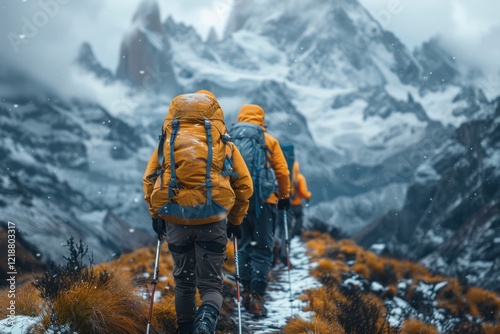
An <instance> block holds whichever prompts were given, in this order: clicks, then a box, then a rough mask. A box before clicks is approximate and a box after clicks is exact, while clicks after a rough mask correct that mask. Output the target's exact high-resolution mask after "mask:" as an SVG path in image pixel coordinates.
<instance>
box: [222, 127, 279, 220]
mask: <svg viewBox="0 0 500 334" xmlns="http://www.w3.org/2000/svg"><path fill="white" fill-rule="evenodd" d="M230 135H231V139H232V141H233V142H234V144H235V145H236V147H238V149H239V151H240V153H241V155H242V157H243V159H244V160H245V163H246V165H247V167H248V170H249V172H250V174H251V176H252V181H253V196H252V199H251V201H250V209H249V210H253V211H254V212H255V213H256V216H257V217H258V216H259V212H260V206H261V205H262V204H263V203H265V202H266V201H267V199H268V198H269V197H270V196H271V194H272V193H273V192H274V191H275V190H276V175H275V173H274V170H273V169H272V167H271V161H270V156H271V154H272V152H271V151H270V150H269V148H268V147H267V145H266V140H265V136H264V130H263V129H262V127H261V126H260V125H257V124H253V123H248V122H238V123H236V124H234V125H233V126H232V128H231V130H230Z"/></svg>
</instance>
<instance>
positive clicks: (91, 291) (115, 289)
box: [40, 273, 148, 334]
mask: <svg viewBox="0 0 500 334" xmlns="http://www.w3.org/2000/svg"><path fill="white" fill-rule="evenodd" d="M96 281H97V280H95V281H90V282H83V283H80V284H75V285H73V286H72V287H71V289H70V290H69V291H67V292H64V293H61V294H60V295H59V296H58V297H57V298H56V299H55V300H54V302H53V303H52V305H51V307H52V309H53V311H54V314H55V315H56V319H51V315H50V314H46V315H45V316H44V318H43V320H42V326H43V328H41V329H40V333H41V332H43V331H44V330H46V329H47V328H48V327H49V326H50V325H55V326H58V325H66V324H67V325H69V326H70V328H71V330H72V331H76V332H79V333H109V334H115V333H116V334H127V333H130V334H135V333H141V332H143V331H144V328H145V326H146V315H147V310H148V305H147V302H146V301H145V300H143V299H142V298H141V297H140V296H139V291H138V289H137V288H136V287H135V286H134V285H133V283H132V280H131V278H130V276H129V275H126V274H120V273H111V274H110V277H109V279H107V280H106V281H105V282H104V283H102V284H97V282H96Z"/></svg>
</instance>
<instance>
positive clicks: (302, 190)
mask: <svg viewBox="0 0 500 334" xmlns="http://www.w3.org/2000/svg"><path fill="white" fill-rule="evenodd" d="M290 193H291V195H290V197H291V199H292V207H291V208H290V211H291V216H292V217H293V220H294V223H293V227H292V237H293V236H299V237H300V236H302V231H303V220H304V212H303V208H302V199H305V200H306V206H308V205H309V200H310V199H311V197H312V194H311V192H310V191H309V190H307V182H306V178H305V176H304V175H302V174H301V173H300V171H299V162H298V161H295V162H294V164H293V176H292V185H291V191H290Z"/></svg>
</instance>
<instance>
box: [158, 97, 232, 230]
mask: <svg viewBox="0 0 500 334" xmlns="http://www.w3.org/2000/svg"><path fill="white" fill-rule="evenodd" d="M226 131H227V130H226V126H225V124H224V114H223V112H222V109H221V108H220V106H219V103H218V102H217V100H216V99H215V98H212V97H211V96H209V95H206V94H185V95H179V96H177V97H176V98H174V99H173V100H172V103H171V104H170V108H169V111H168V114H167V116H166V118H165V122H164V124H163V129H162V135H161V136H160V143H159V144H158V150H157V151H158V162H159V164H160V166H161V167H160V169H159V170H158V171H157V172H156V173H155V174H153V175H150V176H149V177H150V178H155V177H156V182H155V185H154V188H153V191H152V193H151V206H152V208H153V210H155V212H156V213H157V214H158V215H159V216H160V217H161V218H163V219H164V220H166V221H168V222H171V223H175V224H182V225H190V224H192V225H198V224H206V223H211V222H216V221H219V220H222V219H224V218H225V217H226V216H227V214H228V212H229V210H231V208H232V206H233V204H234V198H235V194H234V191H233V189H232V187H231V184H230V180H229V177H230V176H231V175H232V174H231V170H232V167H231V164H232V162H231V159H230V157H231V156H232V152H231V148H230V147H229V145H228V144H227V139H228V137H227V135H226Z"/></svg>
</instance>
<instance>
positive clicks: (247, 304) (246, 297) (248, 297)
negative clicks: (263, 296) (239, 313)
mask: <svg viewBox="0 0 500 334" xmlns="http://www.w3.org/2000/svg"><path fill="white" fill-rule="evenodd" d="M242 297H243V298H242V302H241V304H242V305H243V307H244V308H245V309H246V310H247V311H248V310H249V309H250V300H251V299H252V298H251V295H250V292H248V291H243V294H242Z"/></svg>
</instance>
